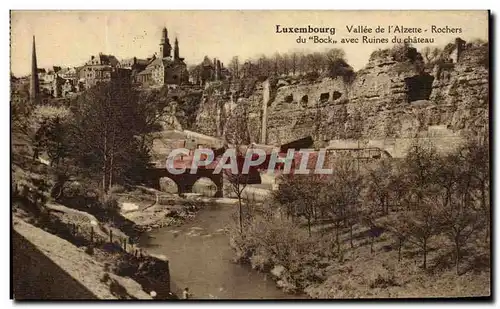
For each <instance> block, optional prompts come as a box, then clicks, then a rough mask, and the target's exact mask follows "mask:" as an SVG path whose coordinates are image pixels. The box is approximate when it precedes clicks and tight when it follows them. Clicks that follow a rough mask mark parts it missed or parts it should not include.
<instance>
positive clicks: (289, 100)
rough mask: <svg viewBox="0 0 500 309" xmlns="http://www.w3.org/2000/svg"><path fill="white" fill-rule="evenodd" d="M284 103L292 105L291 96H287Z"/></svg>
mask: <svg viewBox="0 0 500 309" xmlns="http://www.w3.org/2000/svg"><path fill="white" fill-rule="evenodd" d="M285 102H286V103H292V102H293V94H289V95H287V96H286V97H285Z"/></svg>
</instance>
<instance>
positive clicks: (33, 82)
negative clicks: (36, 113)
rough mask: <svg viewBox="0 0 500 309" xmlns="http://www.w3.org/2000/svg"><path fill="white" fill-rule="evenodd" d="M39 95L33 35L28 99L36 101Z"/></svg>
mask: <svg viewBox="0 0 500 309" xmlns="http://www.w3.org/2000/svg"><path fill="white" fill-rule="evenodd" d="M39 95H40V82H39V80H38V66H37V63H36V48H35V36H33V50H32V55H31V78H30V99H31V102H36V101H37V100H38V97H39Z"/></svg>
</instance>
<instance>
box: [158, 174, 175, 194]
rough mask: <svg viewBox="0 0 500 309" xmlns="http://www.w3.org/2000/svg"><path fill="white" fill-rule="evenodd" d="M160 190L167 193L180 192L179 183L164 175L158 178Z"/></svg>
mask: <svg viewBox="0 0 500 309" xmlns="http://www.w3.org/2000/svg"><path fill="white" fill-rule="evenodd" d="M158 182H159V186H160V188H159V189H160V191H162V192H166V193H179V185H178V184H177V182H176V181H175V180H173V179H172V178H170V177H168V176H163V177H160V178H159V179H158Z"/></svg>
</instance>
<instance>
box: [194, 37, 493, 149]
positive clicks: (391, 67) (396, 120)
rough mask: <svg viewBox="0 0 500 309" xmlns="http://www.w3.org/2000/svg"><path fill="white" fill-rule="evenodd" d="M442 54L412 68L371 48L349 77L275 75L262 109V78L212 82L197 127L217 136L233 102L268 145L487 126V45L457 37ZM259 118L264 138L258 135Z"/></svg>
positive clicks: (378, 138)
mask: <svg viewBox="0 0 500 309" xmlns="http://www.w3.org/2000/svg"><path fill="white" fill-rule="evenodd" d="M413 51H414V52H416V51H415V50H414V49H413ZM443 53H446V54H445V55H444V56H443V55H442V59H444V60H442V61H440V62H436V63H434V64H432V65H429V64H426V67H425V68H418V61H417V62H416V61H412V60H411V59H410V60H408V59H404V57H403V59H397V58H396V59H395V57H394V56H393V55H391V53H390V52H388V51H378V52H374V53H373V54H372V56H371V57H370V59H369V61H368V64H367V65H366V66H365V68H363V69H362V70H360V71H358V72H356V75H355V78H354V79H351V80H345V79H344V78H342V77H338V78H334V79H333V78H324V79H322V80H316V81H308V80H304V79H302V78H292V77H288V78H284V77H283V78H279V79H278V80H275V81H272V82H271V83H270V86H269V87H268V88H269V93H267V94H266V95H267V96H268V97H269V98H270V99H269V100H268V102H267V108H263V107H264V106H263V102H264V92H265V91H264V90H263V89H264V87H263V83H260V82H256V83H255V85H254V86H253V89H251V91H248V89H244V90H245V91H242V87H241V82H240V84H238V85H234V84H233V85H229V86H228V85H226V86H225V87H220V86H217V85H212V88H210V87H207V89H209V88H210V91H207V90H206V91H205V93H204V96H203V101H202V102H201V105H200V108H199V112H198V117H197V123H196V126H197V130H199V131H200V132H202V133H204V134H209V135H216V136H220V135H221V134H223V127H224V122H225V119H226V118H227V117H229V116H230V114H231V109H232V108H240V106H245V107H246V108H247V111H248V112H247V115H248V128H249V131H250V133H251V139H252V141H254V142H261V143H262V142H266V143H268V144H283V143H287V142H290V141H292V140H295V139H299V138H302V137H305V136H308V135H310V136H312V137H313V139H314V140H315V142H316V144H317V145H327V144H332V143H334V144H336V145H338V144H339V141H353V140H354V141H360V140H362V141H366V142H368V143H370V141H372V142H373V143H374V145H375V144H377V143H376V142H375V141H381V140H383V141H384V143H385V144H387V140H388V139H393V140H397V139H412V138H415V137H417V136H421V135H422V133H424V132H429V131H430V129H431V128H436V127H438V128H440V132H441V133H442V134H441V136H442V137H443V136H444V137H446V136H447V135H449V136H456V135H457V134H460V133H461V132H463V131H473V132H478V131H480V130H485V129H487V126H488V109H489V106H488V102H489V97H488V90H489V89H488V82H489V81H488V78H489V74H488V44H487V43H465V42H463V41H461V40H457V42H456V43H455V44H449V46H447V48H445V52H443ZM417 54H418V53H417ZM418 55H419V56H420V54H418ZM413 60H414V59H413ZM267 82H269V81H267ZM264 85H265V83H264ZM266 101H267V100H266ZM266 114H267V115H266ZM263 117H267V118H266V120H267V125H266V129H267V130H266V131H267V134H266V139H267V140H262V137H261V131H262V122H263V121H262V120H263ZM443 132H444V133H443ZM340 144H342V143H340ZM379 144H380V143H379ZM393 144H394V143H393ZM386 146H387V145H386ZM385 148H387V147H385Z"/></svg>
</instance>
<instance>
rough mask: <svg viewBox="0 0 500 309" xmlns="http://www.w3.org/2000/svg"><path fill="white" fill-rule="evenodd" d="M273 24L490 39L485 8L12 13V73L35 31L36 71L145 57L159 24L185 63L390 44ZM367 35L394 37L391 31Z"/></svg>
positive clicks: (360, 56) (26, 63) (439, 41)
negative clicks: (95, 58) (413, 30)
mask: <svg viewBox="0 0 500 309" xmlns="http://www.w3.org/2000/svg"><path fill="white" fill-rule="evenodd" d="M276 25H280V27H281V28H283V27H308V25H311V26H312V27H330V28H332V27H333V28H335V29H336V33H335V35H334V36H331V37H332V38H333V39H335V40H337V41H339V42H340V40H341V39H342V38H355V37H358V38H360V39H361V36H362V34H349V33H348V31H347V29H346V26H352V25H354V26H358V25H362V26H368V27H371V28H372V29H373V30H374V29H375V28H376V27H377V26H382V27H384V28H386V29H387V27H388V26H390V25H391V26H395V25H400V26H403V27H422V29H428V32H426V33H424V34H421V35H420V36H422V37H428V38H430V37H433V38H434V39H435V42H434V44H431V45H432V46H441V47H442V46H444V45H445V44H447V43H449V42H451V41H453V40H454V39H455V38H456V37H458V36H459V37H461V38H462V39H464V40H466V41H467V40H470V39H474V38H480V39H483V40H487V39H488V15H487V11H216V10H213V11H172V10H171V11H11V72H12V73H13V74H14V75H16V76H22V75H27V74H29V72H30V70H31V69H30V68H31V49H32V40H33V36H35V37H36V50H37V60H38V67H40V68H49V67H51V66H53V65H60V66H78V65H82V64H83V63H85V62H86V61H87V60H88V59H89V58H90V56H91V55H96V54H98V53H99V52H102V53H105V54H113V55H115V56H116V57H117V58H118V59H124V58H131V57H134V56H136V57H138V58H146V57H148V56H151V55H152V54H154V53H155V52H157V53H158V52H159V43H160V37H161V30H162V28H163V27H167V29H168V33H169V38H170V42H171V44H172V45H173V42H174V38H175V37H176V36H177V37H178V39H179V45H180V54H181V57H184V58H185V61H186V63H188V64H196V63H199V62H201V61H202V60H203V57H204V56H205V55H208V56H209V57H210V58H214V57H217V58H218V59H220V60H221V61H222V62H224V63H225V64H227V63H229V61H230V59H231V58H232V57H233V56H238V57H239V58H240V59H241V60H245V59H248V58H251V57H257V56H259V55H262V54H265V55H268V56H272V55H273V54H274V53H276V52H279V53H284V52H290V51H294V50H304V51H323V50H325V49H326V48H342V49H343V50H344V51H345V53H346V58H347V62H348V63H349V64H350V65H352V66H353V67H354V68H355V69H356V70H358V69H361V68H363V67H364V66H365V65H366V63H367V62H368V58H369V56H370V54H371V53H372V52H373V51H374V50H376V49H378V48H388V47H390V46H392V45H393V44H392V43H390V42H389V44H361V43H359V44H340V43H337V44H319V43H317V44H314V43H312V42H307V43H305V44H298V43H297V42H296V39H297V37H298V36H299V35H301V36H302V37H304V36H309V35H308V34H296V33H294V34H290V33H276ZM432 25H436V26H437V27H446V26H448V27H449V28H459V27H460V28H461V29H462V33H460V34H456V33H448V34H445V33H441V34H431V33H430V32H431V26H432ZM366 35H368V36H369V37H373V36H376V37H378V38H381V37H387V38H389V39H392V38H393V37H394V35H395V34H394V33H391V34H387V33H384V34H380V33H379V34H375V33H372V34H366ZM408 35H409V34H398V36H399V37H407V36H408ZM410 35H411V36H414V35H413V34H410ZM319 36H325V34H319ZM414 46H415V47H417V48H421V47H424V46H426V44H415V45H414Z"/></svg>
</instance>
